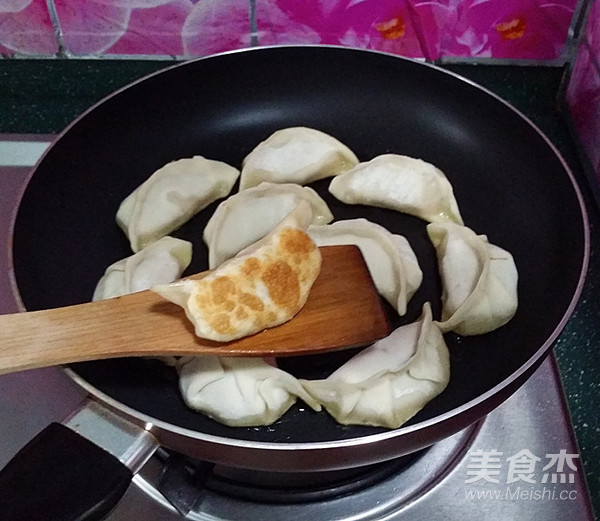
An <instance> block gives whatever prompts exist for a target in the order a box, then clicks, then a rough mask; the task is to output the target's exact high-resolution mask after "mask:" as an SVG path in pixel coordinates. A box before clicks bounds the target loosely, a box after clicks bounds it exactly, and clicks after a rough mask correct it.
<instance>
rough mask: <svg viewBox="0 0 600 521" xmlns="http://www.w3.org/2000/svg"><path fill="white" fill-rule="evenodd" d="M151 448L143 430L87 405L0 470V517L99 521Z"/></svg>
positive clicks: (45, 432)
mask: <svg viewBox="0 0 600 521" xmlns="http://www.w3.org/2000/svg"><path fill="white" fill-rule="evenodd" d="M157 448H158V441H157V440H156V438H155V437H154V436H153V435H152V434H151V433H150V432H149V431H148V430H144V429H142V428H140V427H138V426H137V425H133V424H132V423H130V422H128V421H126V420H123V419H122V418H121V417H119V416H117V415H115V414H114V413H112V412H110V411H107V410H106V409H104V408H103V407H101V406H100V405H98V404H97V403H95V402H93V401H87V402H86V403H85V404H84V405H83V407H82V408H81V409H79V410H78V411H77V412H76V413H74V414H73V415H72V416H71V417H70V418H68V419H67V420H66V421H65V422H64V424H60V423H52V424H50V425H49V426H48V427H46V428H45V429H44V430H43V431H42V432H40V433H39V434H38V435H37V436H36V437H35V438H33V439H32V440H31V441H30V442H29V443H28V444H27V445H25V447H23V449H21V450H20V451H19V452H18V453H17V455H16V456H15V457H14V458H13V459H12V460H11V461H10V462H9V463H8V464H7V465H6V467H4V469H2V470H0V512H1V513H2V514H1V516H0V517H2V519H3V520H6V521H54V520H56V521H83V520H87V521H91V520H99V519H103V518H104V517H105V516H107V515H108V514H109V513H110V511H111V510H112V509H113V508H114V507H115V506H116V505H117V503H118V502H119V500H120V499H121V497H122V496H123V494H124V493H125V491H126V490H127V488H128V486H129V483H130V482H131V479H132V477H133V475H134V474H135V473H136V472H137V471H138V470H139V469H140V468H141V467H142V465H143V464H144V463H145V462H146V461H147V460H148V458H149V457H150V456H151V455H152V454H153V453H154V451H155V450H156V449H157Z"/></svg>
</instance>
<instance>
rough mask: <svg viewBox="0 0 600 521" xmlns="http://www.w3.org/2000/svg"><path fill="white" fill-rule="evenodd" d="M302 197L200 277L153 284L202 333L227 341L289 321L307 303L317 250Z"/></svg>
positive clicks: (317, 262)
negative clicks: (258, 235)
mask: <svg viewBox="0 0 600 521" xmlns="http://www.w3.org/2000/svg"><path fill="white" fill-rule="evenodd" d="M311 217H312V212H311V209H310V205H309V204H308V203H307V202H306V201H300V204H299V205H298V206H297V207H296V209H294V210H293V211H292V212H291V213H290V214H289V215H288V216H287V217H286V218H285V219H284V220H283V221H282V222H281V223H280V224H279V225H278V226H277V227H276V228H275V229H274V230H273V231H272V232H271V233H269V234H268V235H267V236H265V237H264V238H262V239H261V240H260V241H258V242H256V243H254V244H253V245H251V246H249V247H248V248H246V249H245V250H242V251H241V252H240V253H239V254H238V255H237V256H236V257H234V258H233V259H230V260H229V261H226V262H225V263H223V264H221V265H220V266H219V267H218V268H217V269H215V270H214V271H212V272H211V273H210V274H208V275H207V276H206V277H204V278H203V279H201V280H183V281H179V282H175V283H173V284H170V285H165V286H156V287H154V288H152V289H153V290H154V291H155V292H156V293H158V294H160V295H162V296H163V297H165V298H166V299H168V300H170V301H172V302H174V303H175V304H178V305H180V306H182V307H183V308H184V309H185V312H186V315H187V316H188V318H189V319H190V321H191V322H192V323H193V324H194V327H195V331H196V335H198V336H199V337H201V338H206V339H209V340H215V341H219V342H228V341H230V340H234V339H236V338H241V337H244V336H248V335H252V334H254V333H257V332H259V331H262V330H264V329H267V328H270V327H274V326H277V325H280V324H282V323H284V322H287V321H288V320H290V319H291V318H292V317H293V316H294V315H295V314H296V313H297V312H298V311H300V309H302V307H303V306H304V304H305V303H306V299H307V298H308V294H309V291H310V289H311V287H312V285H313V283H314V281H315V279H316V278H317V276H318V274H319V272H320V269H321V252H320V251H319V248H317V246H316V245H315V243H314V242H313V241H312V240H311V239H310V237H309V236H308V235H307V233H306V232H305V231H304V230H305V229H306V228H307V227H308V225H309V223H310V220H311Z"/></svg>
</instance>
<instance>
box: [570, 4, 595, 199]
mask: <svg viewBox="0 0 600 521" xmlns="http://www.w3.org/2000/svg"><path fill="white" fill-rule="evenodd" d="M566 100H567V104H568V106H569V109H570V113H571V118H572V122H573V125H574V127H575V131H576V133H577V135H578V136H579V141H580V143H581V146H582V151H583V153H584V154H585V156H584V157H585V159H584V162H585V163H586V165H585V166H587V169H588V171H589V172H590V175H591V177H592V179H591V181H592V186H593V187H594V189H595V191H596V195H597V196H598V198H599V200H600V0H594V1H593V2H591V4H590V5H589V6H588V12H587V16H586V18H585V23H584V25H583V29H582V31H581V37H580V41H579V45H578V46H577V52H576V55H575V57H574V60H573V64H572V70H571V76H570V80H569V83H568V86H567V90H566Z"/></svg>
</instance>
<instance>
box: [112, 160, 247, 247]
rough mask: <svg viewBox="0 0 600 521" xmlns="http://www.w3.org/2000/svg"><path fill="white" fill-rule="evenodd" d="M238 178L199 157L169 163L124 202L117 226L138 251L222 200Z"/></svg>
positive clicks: (233, 171) (233, 170)
mask: <svg viewBox="0 0 600 521" xmlns="http://www.w3.org/2000/svg"><path fill="white" fill-rule="evenodd" d="M239 175H240V172H239V170H237V169H236V168H233V167H232V166H229V165H227V164H225V163H222V162H220V161H213V160H211V159H205V158H204V157H202V156H194V157H192V158H185V159H179V160H177V161H172V162H171V163H168V164H167V165H165V166H163V167H162V168H160V169H159V170H157V171H156V172H154V174H152V175H151V176H150V177H149V178H148V179H147V180H146V181H145V182H144V183H142V184H141V185H140V186H139V187H138V188H136V189H135V190H134V191H133V192H132V193H131V194H130V195H128V196H127V197H126V198H125V199H124V200H123V202H122V203H121V205H120V207H119V210H118V211H117V224H118V225H119V226H120V227H121V229H122V230H123V231H124V232H125V235H127V238H128V239H129V242H130V244H131V249H132V250H133V251H134V252H137V251H140V250H141V249H142V248H144V247H146V246H148V244H151V243H152V242H154V241H156V240H158V239H160V238H161V237H164V236H165V235H168V234H169V233H171V232H172V231H173V230H176V229H177V228H179V227H180V226H181V225H182V224H184V223H185V222H186V221H188V220H189V219H190V218H191V217H193V216H194V215H195V214H196V213H197V212H199V211H200V210H202V209H203V208H204V207H206V206H208V205H209V204H210V203H212V202H213V201H215V200H217V199H220V198H221V197H225V196H226V195H227V194H228V193H229V192H231V189H232V188H233V185H234V184H235V182H236V180H237V178H238V177H239Z"/></svg>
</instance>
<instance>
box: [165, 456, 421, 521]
mask: <svg viewBox="0 0 600 521" xmlns="http://www.w3.org/2000/svg"><path fill="white" fill-rule="evenodd" d="M426 450H427V449H424V450H423V451H420V452H417V453H414V454H409V455H407V456H403V457H401V458H397V459H394V460H391V461H386V462H383V463H376V464H373V465H367V466H364V467H357V468H351V469H343V470H332V471H325V472H265V471H255V470H247V469H236V468H232V467H225V466H221V465H212V464H210V463H206V462H203V461H196V460H192V459H189V458H185V457H183V456H181V455H179V454H176V453H172V452H167V451H166V450H162V451H161V455H160V457H161V458H164V461H165V463H164V467H163V471H162V475H161V479H160V482H159V486H158V489H159V490H160V492H162V493H163V494H164V496H165V497H166V498H167V499H168V500H169V502H170V503H171V504H172V505H173V506H175V508H177V510H178V511H179V512H180V513H182V514H184V515H187V513H188V512H189V511H190V510H193V509H194V506H195V505H198V504H200V502H201V501H202V498H203V496H204V495H205V494H206V491H211V492H215V493H218V494H223V495H226V496H229V497H231V498H235V499H238V500H244V501H253V502H260V503H275V504H299V503H309V502H314V501H327V500H331V499H334V498H338V497H340V496H344V495H347V494H353V493H356V492H358V491H360V490H363V489H365V488H368V487H372V486H376V485H377V483H379V482H381V481H382V480H384V479H386V478H388V477H389V476H391V475H393V474H398V473H399V472H401V471H402V469H403V468H404V467H406V466H408V465H410V464H412V463H413V462H415V461H416V460H417V459H419V458H420V457H421V456H422V455H423V454H424V453H425V452H426Z"/></svg>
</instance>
